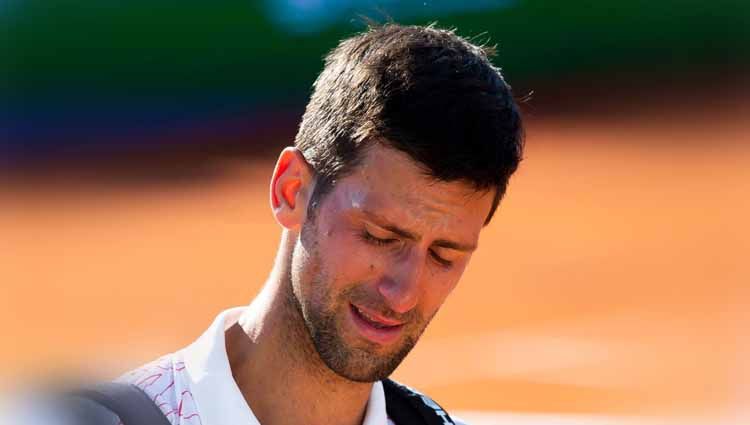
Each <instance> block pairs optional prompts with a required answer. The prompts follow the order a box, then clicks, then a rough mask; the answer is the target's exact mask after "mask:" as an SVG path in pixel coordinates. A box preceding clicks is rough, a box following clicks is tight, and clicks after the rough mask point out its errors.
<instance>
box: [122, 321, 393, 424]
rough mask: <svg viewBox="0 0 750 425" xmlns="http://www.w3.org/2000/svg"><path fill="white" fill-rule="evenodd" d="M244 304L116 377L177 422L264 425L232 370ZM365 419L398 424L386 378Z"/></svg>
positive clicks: (375, 387) (376, 388)
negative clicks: (389, 408) (187, 341)
mask: <svg viewBox="0 0 750 425" xmlns="http://www.w3.org/2000/svg"><path fill="white" fill-rule="evenodd" d="M242 309H243V307H238V308H233V309H229V310H226V311H223V312H222V313H221V314H219V316H218V317H216V319H215V320H214V322H213V324H211V326H210V327H209V328H208V330H206V332H204V333H203V335H201V336H200V338H198V339H197V340H196V341H195V342H193V343H192V344H191V345H189V346H188V347H186V348H184V349H182V350H180V351H177V352H175V353H172V354H168V355H166V356H163V357H161V358H159V359H157V360H155V361H153V362H151V363H148V364H146V365H144V366H142V367H140V368H138V369H136V370H134V371H132V372H129V373H126V374H125V375H123V376H121V377H120V378H119V379H118V380H117V381H119V382H127V383H132V384H135V385H136V386H138V387H139V388H141V389H142V390H143V391H144V392H146V394H148V395H149V396H150V397H151V398H152V399H153V400H154V402H155V403H156V405H157V406H158V407H159V408H160V409H161V411H162V412H164V415H165V416H166V417H167V419H169V421H170V422H171V423H172V425H227V424H232V425H234V424H238V425H260V422H258V419H257V418H256V417H255V414H253V411H252V410H251V409H250V406H248V405H247V402H246V401H245V398H244V397H243V396H242V393H241V392H240V389H239V387H237V383H236V382H235V381H234V377H233V376H232V370H231V369H230V367H229V359H228V358H227V352H226V345H225V341H224V334H225V331H226V329H227V327H228V325H231V324H232V323H227V318H228V317H238V316H239V314H240V313H241V311H242ZM362 425H394V423H393V421H391V420H390V419H389V418H388V415H387V414H386V410H385V393H384V391H383V384H382V383H381V382H380V381H378V382H375V383H374V384H373V386H372V392H371V393H370V399H369V401H368V403H367V411H366V412H365V418H364V421H363V422H362Z"/></svg>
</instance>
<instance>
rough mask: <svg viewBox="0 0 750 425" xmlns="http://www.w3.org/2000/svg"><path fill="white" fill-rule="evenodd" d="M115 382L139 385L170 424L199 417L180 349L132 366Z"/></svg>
mask: <svg viewBox="0 0 750 425" xmlns="http://www.w3.org/2000/svg"><path fill="white" fill-rule="evenodd" d="M116 382H121V383H127V384H132V385H135V386H136V387H138V388H140V389H141V390H142V391H143V392H144V393H146V395H148V396H149V398H150V399H151V400H152V401H153V402H154V404H155V405H156V406H157V407H158V408H159V409H160V410H161V411H162V413H164V416H166V417H167V419H169V421H170V423H172V424H173V425H177V424H182V423H187V422H186V421H187V420H189V419H192V418H198V417H199V414H198V409H197V406H196V404H195V401H194V400H193V394H192V392H191V389H190V385H189V377H188V375H187V371H186V368H185V362H184V361H183V360H182V355H181V352H179V351H178V352H176V353H172V354H168V355H165V356H162V357H160V358H158V359H156V360H154V361H152V362H149V363H146V364H144V365H143V366H140V367H138V368H136V369H133V370H131V371H130V372H127V373H125V374H123V375H122V376H120V377H119V378H117V379H116Z"/></svg>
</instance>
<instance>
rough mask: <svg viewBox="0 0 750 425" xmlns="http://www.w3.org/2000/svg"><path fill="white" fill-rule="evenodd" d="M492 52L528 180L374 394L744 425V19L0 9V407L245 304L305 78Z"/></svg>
mask: <svg viewBox="0 0 750 425" xmlns="http://www.w3.org/2000/svg"><path fill="white" fill-rule="evenodd" d="M363 15H364V16H367V17H369V18H372V19H374V20H376V21H381V22H382V21H386V20H388V19H393V20H395V21H397V22H400V23H415V24H427V23H430V22H434V21H437V22H438V25H439V26H440V27H448V28H453V27H455V28H457V32H458V33H459V34H461V35H463V36H466V37H469V38H471V39H472V40H474V41H475V42H477V43H487V44H497V46H498V52H499V54H498V56H497V57H496V58H495V59H494V62H495V64H496V65H498V66H500V67H501V68H502V69H503V73H504V75H505V76H506V79H507V80H508V81H509V82H510V83H511V85H512V86H513V88H514V91H515V94H516V95H517V97H519V99H521V98H524V99H526V98H528V100H526V101H525V102H524V103H523V110H524V113H525V118H526V125H527V150H526V155H525V160H524V162H523V164H522V166H521V168H520V169H519V171H518V173H517V174H516V175H515V176H514V177H513V178H512V180H511V184H510V188H509V191H508V194H507V196H506V198H505V199H504V200H503V202H502V204H501V206H500V209H499V212H498V214H497V215H496V218H495V219H494V220H493V223H492V224H491V225H489V226H488V227H487V228H486V229H485V231H484V233H483V235H482V239H481V246H482V248H481V249H480V250H479V251H478V252H477V253H476V254H475V255H474V258H473V261H472V264H471V265H470V267H469V269H468V270H467V272H466V274H465V277H464V279H463V281H462V283H461V284H460V285H459V286H458V288H457V289H456V290H455V292H454V293H453V294H452V296H451V297H449V299H448V301H447V302H446V304H445V305H444V307H443V309H442V311H441V313H440V314H438V316H437V317H436V319H435V320H434V321H433V324H432V326H431V328H430V329H429V330H428V331H427V333H426V334H425V336H424V337H423V339H422V341H421V342H420V344H419V345H418V346H417V348H416V349H415V350H414V352H413V354H412V355H411V356H410V357H409V358H408V359H407V360H406V361H405V362H404V364H403V365H402V366H401V367H400V368H399V370H398V371H397V373H396V378H397V379H401V380H404V381H406V382H408V383H409V384H410V385H412V386H414V387H416V388H419V389H421V390H423V391H424V392H426V393H428V394H430V395H432V396H433V397H434V398H435V399H436V400H438V401H439V402H440V403H441V404H443V405H444V406H445V407H446V408H447V409H448V410H449V411H460V412H463V413H464V416H465V417H466V418H467V419H470V420H473V422H474V423H476V424H480V423H514V424H527V423H528V424H531V423H534V424H536V423H545V424H562V423H565V424H573V423H576V424H579V423H591V424H594V423H597V424H602V423H625V422H627V423H631V422H632V423H647V422H648V423H651V422H649V421H653V422H654V423H673V422H674V423H681V424H683V423H701V424H704V423H705V424H747V423H750V362H748V359H749V358H750V334H749V333H748V327H749V326H748V325H750V312H749V308H750V287H749V283H750V266H748V262H747V258H746V257H747V253H748V252H749V251H750V224H749V223H748V217H750V203H749V202H748V194H750V144H749V143H748V139H749V137H748V132H749V131H750V119H749V118H750V78H749V77H748V70H750V49H748V47H749V46H750V3H749V2H747V1H743V0H714V1H711V2H708V1H705V0H660V1H653V0H652V1H645V0H627V1H626V0H610V1H579V0H571V1H566V2H551V1H542V0H494V1H493V0H474V1H470V2H460V1H447V0H433V1H395V0H391V1H386V0H380V1H378V0H367V1H366V0H351V1H341V0H315V1H304V0H296V1H292V0H287V1H283V0H265V1H251V0H242V1H240V0H221V1H213V2H207V1H195V0H187V1H179V2H178V1H171V0H149V1H145V0H131V1H128V2H119V1H91V0H88V1H74V0H57V1H54V2H52V1H38V0H5V1H2V2H0V28H2V30H3V31H2V35H1V36H0V170H1V172H0V331H1V332H2V335H3V338H2V339H0V391H3V390H4V391H6V392H12V391H13V389H14V388H15V387H16V385H18V383H19V382H25V381H28V380H31V379H38V378H40V377H45V378H47V379H49V378H50V377H56V376H71V375H72V376H76V375H85V376H94V377H103V378H107V377H114V376H116V375H119V374H120V373H122V372H124V371H126V370H129V369H131V368H133V367H135V366H137V365H139V364H141V363H144V362H146V361H149V360H151V359H153V358H155V357H157V356H159V355H161V354H163V353H167V352H171V351H174V350H176V349H178V348H180V347H182V346H185V345H187V344H189V343H190V342H191V341H192V340H194V339H195V338H196V337H197V336H198V335H199V334H200V333H202V332H203V330H204V329H205V328H206V327H207V326H208V325H209V324H210V322H211V321H212V320H213V318H214V317H215V315H216V314H217V313H218V312H219V311H220V310H222V309H224V308H227V307H230V306H236V305H243V304H247V303H249V301H250V300H251V299H252V298H253V296H254V294H255V293H256V292H257V291H258V289H259V287H260V285H261V284H262V283H263V281H264V279H265V278H266V274H267V273H268V271H269V270H270V268H271V265H272V261H273V256H274V253H275V250H276V246H277V242H278V236H279V233H280V230H279V228H278V226H277V225H276V223H275V222H274V220H273V218H272V216H271V214H270V210H269V208H268V201H267V198H268V196H267V193H266V189H267V184H268V180H269V178H270V173H271V171H272V166H273V164H274V161H275V159H276V154H277V153H278V151H279V150H280V148H281V147H283V146H286V145H289V144H291V143H292V141H293V138H294V135H295V133H296V129H297V126H298V123H299V120H300V117H301V115H302V113H303V111H304V106H305V103H306V101H307V98H308V96H309V93H310V86H311V84H312V82H313V81H314V79H315V77H316V75H317V73H318V72H319V71H320V69H321V68H322V57H323V55H324V54H325V52H327V51H328V50H330V49H331V48H332V47H334V46H335V45H336V44H337V42H338V40H340V39H342V38H345V37H347V36H349V35H351V34H353V33H356V32H358V31H361V30H363V29H364V28H365V25H364V23H363V19H362V18H361V16H363Z"/></svg>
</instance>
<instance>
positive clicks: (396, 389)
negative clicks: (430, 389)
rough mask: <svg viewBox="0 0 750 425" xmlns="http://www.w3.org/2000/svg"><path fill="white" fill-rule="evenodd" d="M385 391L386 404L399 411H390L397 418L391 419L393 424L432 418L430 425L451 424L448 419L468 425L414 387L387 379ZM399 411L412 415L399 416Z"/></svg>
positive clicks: (457, 423)
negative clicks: (434, 424)
mask: <svg viewBox="0 0 750 425" xmlns="http://www.w3.org/2000/svg"><path fill="white" fill-rule="evenodd" d="M383 390H384V392H385V396H386V403H388V404H389V405H391V406H392V407H391V409H394V408H395V409H397V410H396V411H392V410H389V416H395V417H393V418H389V419H391V421H392V422H391V423H396V424H400V423H401V422H407V423H408V422H414V421H420V420H419V419H417V418H420V417H421V418H424V419H426V418H432V419H430V421H429V423H440V424H449V423H451V422H449V419H448V418H450V420H451V421H452V423H454V424H455V425H468V424H467V423H466V422H465V421H463V420H462V419H459V418H457V417H455V416H454V415H451V414H450V413H449V412H447V411H446V410H445V409H444V408H443V407H442V406H441V405H439V404H438V403H437V402H436V401H435V400H434V399H432V398H431V397H430V396H428V395H426V394H425V393H423V392H421V391H419V390H417V389H415V388H413V387H410V386H408V385H405V384H403V383H400V382H397V381H394V380H392V379H386V380H384V381H383ZM399 411H401V412H404V411H406V412H412V413H411V414H408V413H407V414H398V412H399ZM415 414H416V415H415Z"/></svg>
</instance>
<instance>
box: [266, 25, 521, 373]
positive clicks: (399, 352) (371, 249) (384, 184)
mask: <svg viewBox="0 0 750 425" xmlns="http://www.w3.org/2000/svg"><path fill="white" fill-rule="evenodd" d="M521 135H522V129H521V122H520V116H519V113H518V110H517V106H516V104H515V103H514V101H513V98H512V95H511V92H510V88H509V86H508V85H507V84H506V83H505V82H504V81H503V79H502V77H501V75H500V73H499V71H498V70H497V68H495V67H493V66H492V65H491V64H490V62H489V61H488V59H487V56H486V53H485V52H484V51H483V50H482V49H481V48H479V47H477V46H474V45H472V44H470V43H469V42H468V41H466V40H464V39H461V38H460V37H458V36H456V35H455V34H453V33H452V32H449V31H444V30H438V29H434V28H422V27H403V26H398V25H386V26H382V27H378V28H375V29H371V30H370V31H368V32H366V33H364V34H361V35H358V36H356V37H353V38H350V39H348V40H345V41H343V42H342V43H341V44H340V45H339V46H338V47H337V48H336V49H334V50H333V51H332V52H331V53H330V54H329V56H328V57H327V60H326V67H325V69H324V70H323V72H322V73H321V75H320V77H319V78H318V80H317V81H316V83H315V90H314V93H313V95H312V98H311V100H310V103H309V104H308V107H307V110H306V112H305V115H304V117H303V121H302V125H301V127H300V130H299V133H298V134H297V138H296V141H295V144H296V147H297V148H296V149H294V148H289V149H286V150H285V151H284V152H282V155H281V157H280V158H279V162H278V164H277V167H276V170H275V171H274V177H273V179H272V183H271V194H272V204H273V208H274V213H275V215H276V218H277V220H278V221H279V223H281V224H282V225H283V226H284V227H285V228H286V229H287V230H288V231H289V232H290V233H292V234H294V235H295V237H296V243H295V245H294V248H293V250H292V252H291V253H290V257H291V268H290V273H289V284H290V285H289V288H290V289H289V294H288V295H289V297H290V299H291V300H292V304H293V305H294V306H295V308H296V309H297V310H298V312H299V313H300V317H301V318H302V320H303V321H304V325H305V326H306V328H307V330H308V332H309V334H310V336H311V339H312V342H313V345H314V347H315V350H316V351H317V353H318V354H319V356H320V358H321V359H322V360H323V362H324V363H325V364H326V365H327V366H328V367H329V368H330V369H331V370H333V371H334V372H336V373H337V374H339V375H340V376H343V377H345V378H348V379H351V380H355V381H363V382H368V381H375V380H379V379H383V378H385V377H386V376H388V375H389V374H390V373H391V372H392V371H393V370H394V369H395V367H396V366H398V364H399V363H400V362H401V360H402V359H403V357H404V356H405V355H406V354H407V353H408V352H409V350H410V349H411V348H412V347H413V345H414V344H415V343H416V341H417V339H418V338H419V336H420V334H421V333H422V331H424V329H425V327H426V326H427V324H428V323H429V321H430V319H431V318H432V317H433V316H434V314H435V313H436V312H437V310H438V309H439V307H440V306H441V305H442V303H443V301H444V300H445V298H446V297H447V295H448V294H449V293H450V291H451V290H452V289H453V288H454V287H455V285H456V284H457V283H458V280H459V278H460V277H461V274H462V273H463V270H464V268H465V267H466V264H467V263H468V261H469V258H470V256H471V253H472V252H473V250H474V249H475V248H476V245H477V241H478V238H479V232H480V230H481V229H482V227H483V226H484V225H485V224H486V223H487V222H488V221H489V219H490V218H491V217H492V215H493V213H494V211H495V209H496V207H497V204H498V202H499V200H500V198H501V197H502V195H503V194H504V192H505V188H506V185H507V181H508V178H509V177H510V175H511V174H512V173H513V172H514V171H515V169H516V168H517V166H518V163H519V161H520V157H521V150H522V137H521Z"/></svg>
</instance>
